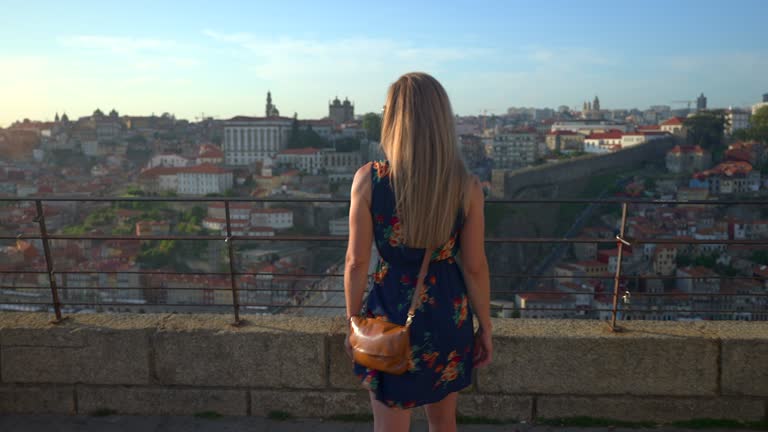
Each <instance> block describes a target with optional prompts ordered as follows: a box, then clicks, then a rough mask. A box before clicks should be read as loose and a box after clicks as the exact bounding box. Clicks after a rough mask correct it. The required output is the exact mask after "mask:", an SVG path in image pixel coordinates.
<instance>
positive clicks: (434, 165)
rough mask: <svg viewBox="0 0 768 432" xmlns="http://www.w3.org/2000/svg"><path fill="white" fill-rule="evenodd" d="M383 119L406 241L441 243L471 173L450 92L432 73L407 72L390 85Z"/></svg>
mask: <svg viewBox="0 0 768 432" xmlns="http://www.w3.org/2000/svg"><path fill="white" fill-rule="evenodd" d="M382 117H383V118H382V122H381V147H382V150H383V151H384V154H385V155H386V156H387V158H388V159H389V163H390V174H389V175H390V182H391V184H392V188H393V190H394V193H395V200H396V206H397V212H398V217H399V219H400V221H401V224H400V227H401V234H402V240H403V243H404V244H405V245H407V246H410V247H436V246H439V245H440V244H442V243H444V242H445V241H447V240H448V238H449V236H450V234H451V230H452V228H453V224H454V222H455V221H456V216H457V215H458V212H459V210H460V209H461V208H462V202H463V198H464V196H463V195H464V185H465V183H466V181H467V178H468V176H469V174H468V172H467V168H466V166H465V165H464V161H463V159H462V158H461V156H460V153H459V148H458V142H457V140H456V129H455V126H454V120H453V111H452V110H451V103H450V101H449V100H448V95H447V94H446V92H445V89H443V86H442V85H440V83H439V82H438V81H437V80H436V79H435V78H433V77H432V76H430V75H428V74H425V73H421V72H413V73H408V74H405V75H403V76H402V77H400V78H399V79H398V80H397V81H395V83H393V84H392V85H391V86H390V87H389V91H388V92H387V102H386V105H385V106H384V114H383V116H382Z"/></svg>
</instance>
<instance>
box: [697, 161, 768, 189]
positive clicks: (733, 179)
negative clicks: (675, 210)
mask: <svg viewBox="0 0 768 432" xmlns="http://www.w3.org/2000/svg"><path fill="white" fill-rule="evenodd" d="M689 186H690V187H693V188H697V187H698V188H707V189H708V190H709V193H710V195H728V194H734V193H748V192H756V191H758V190H759V189H760V172H759V171H756V170H753V169H752V165H750V164H749V163H748V162H742V161H727V162H722V163H720V164H718V165H717V166H715V167H713V168H712V169H708V170H704V171H699V172H697V173H695V174H694V175H693V177H692V178H691V181H690V182H689Z"/></svg>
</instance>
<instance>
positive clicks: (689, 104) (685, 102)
mask: <svg viewBox="0 0 768 432" xmlns="http://www.w3.org/2000/svg"><path fill="white" fill-rule="evenodd" d="M694 102H696V101H692V100H675V101H672V103H680V104H688V111H690V110H691V104H692V103H694Z"/></svg>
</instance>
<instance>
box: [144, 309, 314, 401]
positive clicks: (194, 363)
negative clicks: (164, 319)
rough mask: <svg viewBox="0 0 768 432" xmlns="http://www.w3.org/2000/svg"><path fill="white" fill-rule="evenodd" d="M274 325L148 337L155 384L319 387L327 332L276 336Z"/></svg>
mask: <svg viewBox="0 0 768 432" xmlns="http://www.w3.org/2000/svg"><path fill="white" fill-rule="evenodd" d="M248 319H249V320H251V319H252V318H251V317H249V318H248ZM279 321H280V320H277V319H273V323H272V327H271V328H267V327H263V326H261V325H260V326H258V327H257V326H254V325H253V324H250V325H246V326H244V327H243V328H231V327H229V326H228V324H224V327H223V328H224V329H226V330H223V329H222V330H214V329H211V328H210V326H205V327H202V328H197V329H194V328H192V329H190V330H186V329H183V328H178V327H177V328H174V327H172V326H169V327H167V328H165V329H163V330H160V331H158V332H157V333H156V334H154V335H153V337H152V345H153V349H154V353H155V357H154V363H155V371H156V378H157V381H158V382H159V383H162V384H185V385H195V386H243V387H246V386H247V387H260V388H265V387H267V388H323V387H325V385H326V361H325V341H324V338H325V336H326V334H327V332H322V331H320V332H318V331H315V329H312V330H310V331H307V328H308V327H306V328H302V327H301V326H297V327H295V328H294V329H288V330H285V331H281V329H279V328H275V326H279ZM184 323H185V325H186V324H188V321H186V320H185V321H184ZM169 324H171V322H170V321H169ZM321 328H322V327H321Z"/></svg>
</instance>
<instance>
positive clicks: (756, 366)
mask: <svg viewBox="0 0 768 432" xmlns="http://www.w3.org/2000/svg"><path fill="white" fill-rule="evenodd" d="M764 331H765V332H766V333H768V330H764ZM721 343H722V356H723V359H722V361H723V363H722V375H721V379H722V392H723V394H726V395H750V396H768V342H767V341H766V340H765V339H763V340H727V339H725V340H723V341H722V342H721Z"/></svg>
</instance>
